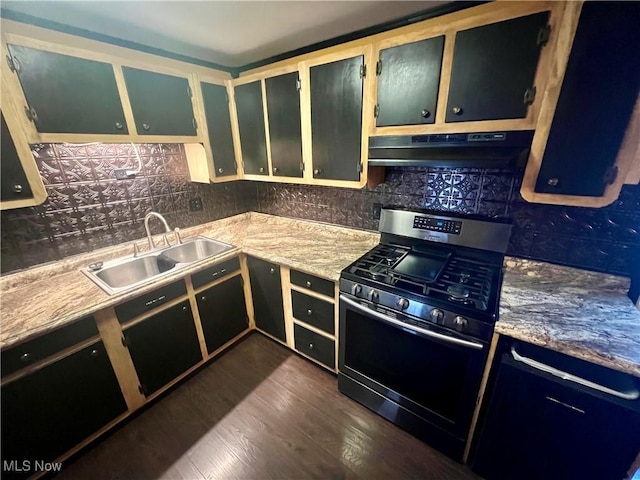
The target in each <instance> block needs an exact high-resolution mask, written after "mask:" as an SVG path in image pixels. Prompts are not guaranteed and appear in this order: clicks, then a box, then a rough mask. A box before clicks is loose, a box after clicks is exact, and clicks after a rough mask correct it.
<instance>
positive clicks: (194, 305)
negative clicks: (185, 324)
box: [184, 276, 209, 358]
mask: <svg viewBox="0 0 640 480" xmlns="http://www.w3.org/2000/svg"><path fill="white" fill-rule="evenodd" d="M184 283H185V284H186V285H187V295H188V296H189V305H191V313H192V314H193V323H194V324H195V326H196V334H197V335H198V343H199V344H200V354H201V355H202V358H207V357H208V356H209V352H207V342H206V340H205V338H204V330H203V329H202V320H201V319H200V310H198V301H197V300H196V293H195V292H194V289H193V283H192V282H191V276H187V277H185V279H184Z"/></svg>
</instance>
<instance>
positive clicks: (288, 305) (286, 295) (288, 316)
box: [280, 265, 295, 349]
mask: <svg viewBox="0 0 640 480" xmlns="http://www.w3.org/2000/svg"><path fill="white" fill-rule="evenodd" d="M280 282H281V283H282V306H283V308H284V331H285V334H286V338H287V347H289V348H291V349H295V337H294V334H293V322H294V318H293V302H292V301H291V286H292V285H291V270H290V269H289V267H285V266H282V265H281V266H280Z"/></svg>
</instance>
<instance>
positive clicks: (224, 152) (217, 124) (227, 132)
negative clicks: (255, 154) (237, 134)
mask: <svg viewBox="0 0 640 480" xmlns="http://www.w3.org/2000/svg"><path fill="white" fill-rule="evenodd" d="M200 88H201V89H202V99H203V100H204V112H205V115H206V117H207V130H208V131H209V142H210V143H211V152H212V153H213V163H214V165H215V170H216V177H226V176H227V175H235V174H236V171H237V169H236V157H235V153H234V149H233V136H232V134H231V117H230V116H229V96H228V94H227V88H226V87H225V86H223V85H215V84H213V83H205V82H200Z"/></svg>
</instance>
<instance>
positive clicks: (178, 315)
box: [124, 301, 202, 396]
mask: <svg viewBox="0 0 640 480" xmlns="http://www.w3.org/2000/svg"><path fill="white" fill-rule="evenodd" d="M124 337H125V340H126V343H127V345H128V347H129V353H130V354H131V358H132V360H133V364H134V366H135V367H136V372H138V378H139V380H140V383H141V384H142V388H143V389H144V393H145V395H147V396H149V395H151V394H152V393H153V392H155V391H156V390H158V389H160V388H161V387H163V386H164V385H166V384H167V383H169V382H170V381H171V380H173V379H174V378H176V377H177V376H178V375H180V374H181V373H184V372H185V371H186V370H188V369H189V368H191V367H193V366H194V365H195V364H196V363H198V362H199V361H200V360H202V353H201V351H200V344H199V341H198V334H197V333H196V326H195V323H194V321H193V315H192V314H191V307H190V306H189V302H188V301H184V302H182V303H179V304H177V305H175V306H173V307H171V308H168V309H167V310H164V311H162V312H160V313H158V314H156V315H154V316H152V317H150V318H147V319H146V320H143V321H141V322H140V323H136V324H135V325H133V326H131V327H129V328H127V329H126V330H125V331H124Z"/></svg>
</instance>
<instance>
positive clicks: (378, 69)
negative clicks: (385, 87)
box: [376, 60, 382, 75]
mask: <svg viewBox="0 0 640 480" xmlns="http://www.w3.org/2000/svg"><path fill="white" fill-rule="evenodd" d="M381 73H382V60H378V61H377V62H376V75H380V74H381Z"/></svg>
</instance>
